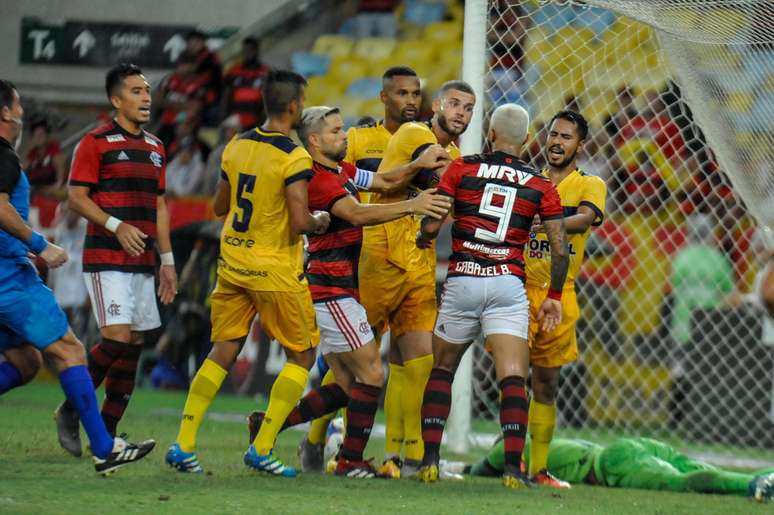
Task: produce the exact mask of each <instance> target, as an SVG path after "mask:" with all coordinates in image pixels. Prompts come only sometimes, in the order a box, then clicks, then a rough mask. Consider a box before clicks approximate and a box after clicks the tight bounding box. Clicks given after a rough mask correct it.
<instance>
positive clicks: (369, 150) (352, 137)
mask: <svg viewBox="0 0 774 515" xmlns="http://www.w3.org/2000/svg"><path fill="white" fill-rule="evenodd" d="M391 136H392V133H390V131H388V130H387V128H386V127H385V126H384V123H383V122H381V121H379V122H376V124H375V125H371V126H368V127H351V128H350V129H349V130H348V131H347V155H346V157H344V161H346V162H348V163H352V164H353V165H355V166H357V167H358V168H362V169H363V170H368V171H370V172H375V171H377V170H378V169H379V164H380V163H381V162H382V158H383V157H384V149H386V148H387V142H388V141H390V137H391Z"/></svg>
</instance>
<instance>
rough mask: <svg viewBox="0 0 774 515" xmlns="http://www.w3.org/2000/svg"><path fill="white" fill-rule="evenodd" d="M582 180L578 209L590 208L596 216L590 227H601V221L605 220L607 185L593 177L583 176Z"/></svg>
mask: <svg viewBox="0 0 774 515" xmlns="http://www.w3.org/2000/svg"><path fill="white" fill-rule="evenodd" d="M583 179H584V180H583V193H582V194H581V200H580V202H579V203H578V207H580V206H587V207H590V208H591V209H592V210H593V211H594V213H596V215H597V216H596V217H595V218H594V222H593V224H592V225H594V226H599V225H602V221H603V220H604V219H605V199H606V198H607V185H606V184H605V181H603V180H602V179H600V178H599V177H596V176H594V175H584V176H583Z"/></svg>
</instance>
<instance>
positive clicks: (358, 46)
mask: <svg viewBox="0 0 774 515" xmlns="http://www.w3.org/2000/svg"><path fill="white" fill-rule="evenodd" d="M395 45H396V41H395V40H394V39H393V38H363V39H361V40H359V41H358V42H357V43H355V46H354V49H353V52H352V53H353V55H354V56H356V57H360V58H362V59H366V60H374V59H385V58H387V57H389V56H390V54H392V52H393V51H394V50H395Z"/></svg>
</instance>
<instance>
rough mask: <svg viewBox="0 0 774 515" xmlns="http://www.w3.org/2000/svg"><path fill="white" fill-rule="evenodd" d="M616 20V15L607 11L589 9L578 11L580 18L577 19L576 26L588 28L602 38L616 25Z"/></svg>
mask: <svg viewBox="0 0 774 515" xmlns="http://www.w3.org/2000/svg"><path fill="white" fill-rule="evenodd" d="M615 18H616V16H615V14H614V13H612V12H611V11H608V10H607V9H601V8H599V7H589V8H587V9H579V10H578V17H577V18H576V19H575V25H577V26H579V27H587V28H589V29H591V30H593V31H594V33H595V34H596V35H597V36H601V35H602V34H603V33H604V32H605V31H606V30H607V29H609V28H610V27H611V26H612V25H613V24H614V23H615Z"/></svg>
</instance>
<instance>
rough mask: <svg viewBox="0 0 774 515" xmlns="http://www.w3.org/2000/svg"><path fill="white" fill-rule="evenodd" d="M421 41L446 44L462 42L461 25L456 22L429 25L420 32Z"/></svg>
mask: <svg viewBox="0 0 774 515" xmlns="http://www.w3.org/2000/svg"><path fill="white" fill-rule="evenodd" d="M422 37H423V39H425V40H427V41H437V42H440V43H444V44H448V43H451V42H455V43H456V42H460V41H462V25H461V24H460V23H457V22H456V21H440V22H437V23H430V24H429V25H427V26H426V27H425V28H424V30H423V31H422Z"/></svg>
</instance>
